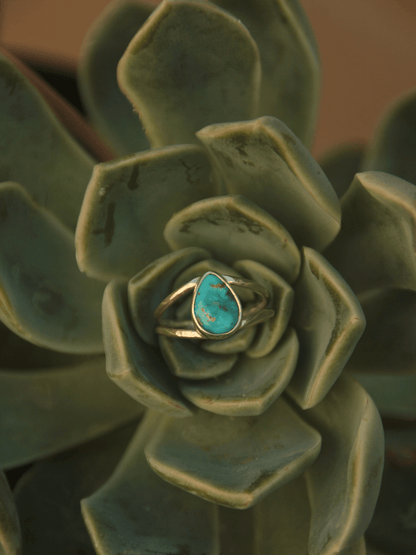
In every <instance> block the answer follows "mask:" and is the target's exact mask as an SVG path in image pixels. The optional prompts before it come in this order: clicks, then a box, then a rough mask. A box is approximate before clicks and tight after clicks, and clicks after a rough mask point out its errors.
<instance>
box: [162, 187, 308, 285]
mask: <svg viewBox="0 0 416 555" xmlns="http://www.w3.org/2000/svg"><path fill="white" fill-rule="evenodd" d="M164 235H165V239H166V241H167V242H168V244H169V245H170V246H171V248H172V249H174V250H175V249H180V248H183V247H188V246H196V247H203V248H206V249H207V250H209V252H210V253H211V254H212V255H213V256H214V257H215V258H216V259H218V260H219V261H220V262H223V263H226V264H232V263H233V262H235V261H236V260H241V259H245V258H248V259H251V260H256V261H257V262H260V263H261V264H264V265H265V266H268V267H270V268H272V269H273V270H274V271H275V272H277V273H278V274H280V275H281V276H282V277H283V278H284V279H285V280H286V281H288V282H289V283H291V282H293V281H294V280H295V279H296V277H297V276H298V273H299V268H300V254H299V251H298V249H297V248H296V245H295V243H294V242H293V239H292V238H291V236H290V235H289V233H288V232H287V231H286V230H285V228H284V227H283V226H281V225H280V224H279V223H278V222H277V221H276V220H275V219H274V218H272V217H271V216H270V215H269V214H268V213H267V212H265V211H264V210H262V209H261V208H259V207H258V206H256V205H255V204H254V203H253V202H251V201H250V200H248V199H246V198H245V197H243V196H242V195H233V196H222V197H217V198H212V199H206V200H202V201H199V202H196V203H194V204H191V205H190V206H188V207H187V208H184V209H183V210H181V211H180V212H177V213H176V214H174V216H172V218H171V219H170V220H169V222H168V223H167V225H166V227H165V233H164Z"/></svg>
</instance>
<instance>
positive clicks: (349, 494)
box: [302, 376, 384, 555]
mask: <svg viewBox="0 0 416 555" xmlns="http://www.w3.org/2000/svg"><path fill="white" fill-rule="evenodd" d="M302 414H304V416H305V417H306V418H307V420H308V422H309V423H310V424H311V425H313V426H314V427H315V428H316V429H317V430H318V431H319V432H320V433H321V434H322V450H321V453H320V455H319V457H318V459H317V460H316V462H315V463H314V465H313V466H312V467H310V468H309V469H308V470H307V471H306V479H307V485H308V493H309V500H310V503H311V511H312V516H311V530H310V537H309V553H310V555H318V554H319V555H329V554H331V555H332V554H333V553H338V552H341V553H343V551H342V550H343V549H347V548H348V547H352V546H353V545H354V544H355V543H356V542H358V541H359V539H360V538H361V537H362V535H363V533H364V531H365V530H366V528H367V527H368V524H369V523H370V520H371V517H372V515H373V512H374V508H375V504H376V501H377V497H378V492H379V488H380V482H381V474H382V470H383V462H384V435H383V427H382V423H381V420H380V415H379V413H378V411H377V409H376V407H375V405H374V403H373V402H372V400H371V398H370V397H369V396H368V394H367V393H366V391H365V390H364V389H363V388H362V387H361V386H360V385H359V384H358V383H357V382H355V381H354V380H352V379H351V378H347V377H346V376H341V377H340V378H339V380H338V381H337V382H336V384H335V385H334V386H333V388H332V389H331V391H330V392H329V393H328V395H326V397H325V398H324V400H323V401H321V402H320V403H319V405H317V406H316V407H314V408H313V409H310V410H308V411H306V412H305V413H302ZM328 515H330V518H329V517H328ZM347 553H348V551H347ZM353 553H354V551H353Z"/></svg>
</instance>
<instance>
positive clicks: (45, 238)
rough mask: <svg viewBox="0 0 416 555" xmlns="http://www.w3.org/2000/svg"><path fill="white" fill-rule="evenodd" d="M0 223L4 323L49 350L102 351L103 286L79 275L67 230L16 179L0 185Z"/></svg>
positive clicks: (0, 297) (0, 311) (0, 310)
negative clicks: (13, 181) (34, 200)
mask: <svg viewBox="0 0 416 555" xmlns="http://www.w3.org/2000/svg"><path fill="white" fill-rule="evenodd" d="M0 224H1V225H0V318H1V319H2V321H3V322H4V324H6V325H7V326H8V327H9V328H10V329H11V330H12V331H13V332H14V333H16V334H17V335H19V336H21V337H23V338H24V339H26V340H27V341H31V342H32V343H35V344H37V345H41V346H43V347H48V348H49V349H54V350H57V351H63V352H69V353H71V352H72V353H100V352H102V350H103V345H102V331H101V299H102V294H103V290H104V286H103V285H102V284H101V283H99V282H96V281H93V280H90V279H88V278H86V277H85V276H83V275H82V274H81V273H80V271H79V269H78V267H77V264H76V261H75V249H74V236H73V234H72V232H71V231H69V229H68V228H66V227H65V226H64V225H63V224H62V223H61V222H60V221H59V220H57V218H56V217H55V216H53V215H52V214H51V213H50V212H49V211H47V210H46V209H44V208H42V207H41V206H39V205H37V204H35V203H34V202H33V201H32V199H31V198H30V197H29V195H28V193H27V192H26V191H25V190H24V189H23V187H21V186H20V185H18V184H17V183H2V184H1V185H0ZM86 307H88V308H87V309H86Z"/></svg>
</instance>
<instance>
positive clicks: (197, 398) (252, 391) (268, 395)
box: [179, 328, 299, 416]
mask: <svg viewBox="0 0 416 555" xmlns="http://www.w3.org/2000/svg"><path fill="white" fill-rule="evenodd" d="M298 351H299V342H298V339H297V336H296V333H295V331H294V330H293V329H292V328H289V329H288V331H287V333H286V335H285V336H284V337H283V339H282V340H281V341H280V343H279V344H278V345H277V347H275V349H274V350H273V351H272V352H271V353H269V354H268V355H266V356H264V357H262V358H260V359H253V358H249V357H248V356H245V355H241V356H240V357H239V359H238V362H237V363H236V364H235V366H234V367H233V369H232V371H231V372H227V373H224V374H222V375H220V376H217V377H216V378H215V379H211V380H204V381H202V382H200V381H198V382H195V381H194V382H192V381H190V380H188V381H186V380H180V382H179V387H180V390H181V391H182V393H183V395H184V396H185V397H186V398H187V399H189V400H190V401H192V403H193V404H194V405H196V406H198V407H200V408H202V409H205V410H207V411H210V412H214V413H216V414H225V415H228V416H256V415H258V414H262V413H263V412H264V411H265V410H266V409H268V408H269V406H270V405H271V404H272V403H273V402H274V401H275V400H276V399H277V398H278V397H279V395H280V394H281V393H282V392H283V391H284V389H285V388H286V386H287V384H288V383H289V381H290V379H291V378H292V376H293V372H294V371H295V368H296V361H297V359H298Z"/></svg>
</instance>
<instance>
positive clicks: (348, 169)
mask: <svg viewBox="0 0 416 555" xmlns="http://www.w3.org/2000/svg"><path fill="white" fill-rule="evenodd" d="M364 152H365V146H364V145H363V144H361V143H346V144H343V145H340V146H338V147H335V148H334V149H333V150H330V151H329V152H328V153H327V154H325V156H324V157H323V158H321V159H320V160H319V165H320V166H321V168H322V169H323V170H324V173H325V175H326V176H327V178H328V179H329V181H330V183H331V185H332V186H333V188H334V189H335V192H336V193H337V195H338V198H341V197H342V195H343V194H344V193H345V192H346V191H347V189H348V187H349V186H350V185H351V183H352V180H353V179H354V176H355V174H356V173H358V172H359V171H361V167H362V160H363V156H364Z"/></svg>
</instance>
